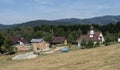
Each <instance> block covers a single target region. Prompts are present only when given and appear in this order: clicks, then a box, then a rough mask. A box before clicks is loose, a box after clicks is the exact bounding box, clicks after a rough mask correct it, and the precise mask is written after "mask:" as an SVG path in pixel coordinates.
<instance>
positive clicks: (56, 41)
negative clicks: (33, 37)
mask: <svg viewBox="0 0 120 70" xmlns="http://www.w3.org/2000/svg"><path fill="white" fill-rule="evenodd" d="M65 39H66V38H65V37H53V38H52V41H51V43H64V41H65Z"/></svg>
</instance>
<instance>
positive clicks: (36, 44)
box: [30, 39, 49, 52]
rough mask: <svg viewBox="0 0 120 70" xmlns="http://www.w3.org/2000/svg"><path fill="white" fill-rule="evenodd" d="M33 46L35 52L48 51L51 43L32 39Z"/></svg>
mask: <svg viewBox="0 0 120 70" xmlns="http://www.w3.org/2000/svg"><path fill="white" fill-rule="evenodd" d="M30 42H31V44H32V45H33V51H35V52H40V51H47V50H49V43H47V42H45V41H44V40H43V39H32V40H31V41H30Z"/></svg>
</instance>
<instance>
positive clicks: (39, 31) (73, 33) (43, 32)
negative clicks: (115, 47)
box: [1, 22, 120, 42]
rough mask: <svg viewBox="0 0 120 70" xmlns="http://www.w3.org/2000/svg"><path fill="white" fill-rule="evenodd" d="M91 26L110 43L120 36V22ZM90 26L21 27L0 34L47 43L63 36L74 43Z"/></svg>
mask: <svg viewBox="0 0 120 70" xmlns="http://www.w3.org/2000/svg"><path fill="white" fill-rule="evenodd" d="M92 25H93V26H94V28H95V30H96V31H102V32H103V34H104V36H105V37H109V36H110V38H111V40H110V41H115V40H116V39H117V38H118V37H119V36H120V22H117V23H116V24H112V23H110V24H107V25H98V24H92ZM90 26H91V25H89V24H76V25H40V26H33V27H32V26H22V27H17V28H10V29H6V30H2V31H1V33H2V34H3V35H4V36H5V37H11V36H13V35H22V36H23V37H24V38H26V39H27V40H31V39H32V38H43V39H45V40H46V41H48V42H49V41H50V40H51V38H52V37H54V36H65V37H66V38H67V39H68V41H70V42H75V41H76V40H77V38H78V37H79V36H80V35H81V34H86V33H87V32H88V31H89V30H90Z"/></svg>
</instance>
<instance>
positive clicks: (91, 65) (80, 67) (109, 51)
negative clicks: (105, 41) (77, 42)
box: [0, 44, 120, 70]
mask: <svg viewBox="0 0 120 70" xmlns="http://www.w3.org/2000/svg"><path fill="white" fill-rule="evenodd" d="M13 56H14V55H12V56H7V55H4V56H3V55H2V56H0V70H120V44H115V45H111V46H107V47H98V48H93V49H82V50H76V51H70V52H68V53H59V54H50V55H44V56H39V57H37V58H34V59H29V60H15V61H12V60H9V59H10V58H12V57H13Z"/></svg>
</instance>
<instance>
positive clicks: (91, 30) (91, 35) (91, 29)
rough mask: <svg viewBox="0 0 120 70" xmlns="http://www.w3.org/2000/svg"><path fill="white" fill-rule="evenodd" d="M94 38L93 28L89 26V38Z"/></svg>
mask: <svg viewBox="0 0 120 70" xmlns="http://www.w3.org/2000/svg"><path fill="white" fill-rule="evenodd" d="M93 36H94V27H93V26H92V25H91V27H90V37H93Z"/></svg>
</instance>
